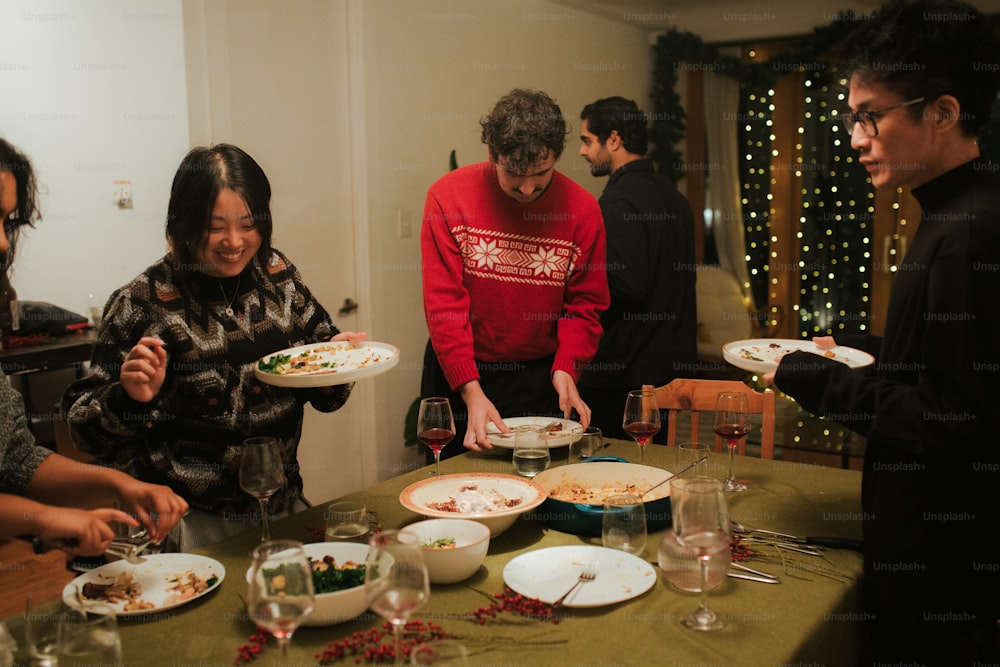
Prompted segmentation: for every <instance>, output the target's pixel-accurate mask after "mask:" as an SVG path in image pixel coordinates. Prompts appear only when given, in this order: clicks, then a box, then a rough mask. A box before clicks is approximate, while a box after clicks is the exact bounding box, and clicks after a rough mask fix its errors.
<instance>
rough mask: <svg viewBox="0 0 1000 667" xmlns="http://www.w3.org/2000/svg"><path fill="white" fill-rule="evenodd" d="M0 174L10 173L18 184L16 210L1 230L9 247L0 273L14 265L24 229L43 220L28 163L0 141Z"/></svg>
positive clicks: (31, 169) (32, 171) (15, 150)
mask: <svg viewBox="0 0 1000 667" xmlns="http://www.w3.org/2000/svg"><path fill="white" fill-rule="evenodd" d="M0 171H9V172H10V173H12V174H13V175H14V182H15V183H16V184H17V208H15V209H14V210H13V211H12V212H11V214H10V216H9V217H8V218H7V219H6V220H4V221H3V229H4V232H5V233H6V235H7V244H8V245H9V246H10V247H9V248H8V250H7V254H6V257H4V258H2V259H0V270H4V271H5V270H7V269H9V268H10V266H11V265H12V264H13V261H14V250H15V248H16V247H17V238H18V236H20V233H21V230H22V229H24V227H34V226H35V223H36V222H38V221H39V220H41V219H42V214H41V211H40V210H39V208H38V181H37V180H36V179H35V170H34V169H33V168H32V166H31V160H29V159H28V156H26V155H25V154H24V153H22V152H21V151H19V150H18V149H17V148H15V147H14V146H12V145H11V144H10V143H8V142H7V141H5V140H3V139H0Z"/></svg>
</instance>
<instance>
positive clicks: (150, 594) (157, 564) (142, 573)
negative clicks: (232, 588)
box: [62, 553, 226, 617]
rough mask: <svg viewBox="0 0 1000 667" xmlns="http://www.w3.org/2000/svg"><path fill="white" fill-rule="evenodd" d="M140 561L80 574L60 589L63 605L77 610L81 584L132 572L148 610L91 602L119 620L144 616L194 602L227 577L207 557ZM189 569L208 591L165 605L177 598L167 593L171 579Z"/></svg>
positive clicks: (155, 557)
mask: <svg viewBox="0 0 1000 667" xmlns="http://www.w3.org/2000/svg"><path fill="white" fill-rule="evenodd" d="M143 558H144V559H145V562H143V563H129V562H128V561H126V560H116V561H114V562H112V563H108V564H107V565H102V566H101V567H98V568H95V569H93V570H91V571H90V572H87V573H85V574H81V575H80V576H79V577H77V578H76V579H74V580H73V581H71V582H69V583H68V584H66V587H65V588H63V594H62V597H63V602H65V603H66V604H67V605H69V606H70V607H73V608H75V609H76V608H79V607H80V604H79V602H78V601H77V590H79V591H83V585H84V584H87V583H91V584H113V583H114V582H115V580H116V579H117V578H118V575H119V574H121V573H122V572H125V571H131V572H132V574H133V577H134V580H135V581H136V582H138V583H139V584H140V585H141V586H142V594H141V595H139V596H138V598H137V599H139V600H144V601H146V602H149V603H151V604H152V605H153V606H152V607H150V608H149V609H136V610H132V611H125V605H126V603H125V602H124V601H122V602H116V603H110V602H106V601H104V600H94V601H93V602H94V603H95V604H99V605H107V606H109V607H110V608H111V609H113V610H114V612H115V615H116V616H119V617H127V616H145V615H148V614H155V613H157V612H161V611H165V610H167V609H173V608H174V607H179V606H181V605H184V604H187V603H188V602H191V601H192V600H197V599H198V598H200V597H203V596H205V595H208V594H209V593H211V592H212V591H214V590H215V589H217V588H218V587H219V585H220V584H222V580H223V579H225V578H226V568H225V567H223V565H222V563H220V562H219V561H217V560H215V559H213V558H208V557H207V556H199V555H196V554H185V553H170V554H150V555H149V556H143ZM189 570H190V571H192V572H194V573H195V575H197V576H198V577H201V578H202V579H204V580H205V581H206V582H209V586H208V588H206V589H205V590H204V591H202V592H201V593H197V594H195V595H194V596H193V597H190V598H187V599H184V600H171V601H170V602H167V599H168V598H170V597H171V596H174V595H176V591H171V590H167V589H169V588H171V587H172V586H174V585H175V584H174V583H173V582H172V581H171V579H175V578H177V577H178V576H179V575H183V574H184V573H186V572H188V571H189ZM86 601H88V599H87V598H85V602H86Z"/></svg>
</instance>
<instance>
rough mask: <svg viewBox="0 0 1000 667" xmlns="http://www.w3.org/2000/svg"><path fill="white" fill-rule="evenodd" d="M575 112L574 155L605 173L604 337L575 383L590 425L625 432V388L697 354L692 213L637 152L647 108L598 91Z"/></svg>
mask: <svg viewBox="0 0 1000 667" xmlns="http://www.w3.org/2000/svg"><path fill="white" fill-rule="evenodd" d="M580 118H581V119H582V123H581V127H580V140H581V142H582V144H581V146H580V155H581V156H582V157H583V158H584V159H585V160H586V161H587V163H588V164H589V165H590V171H591V173H592V174H593V175H594V176H609V175H610V177H609V178H608V184H607V186H606V187H605V188H604V193H603V194H602V195H601V198H600V199H599V203H600V205H601V212H602V213H603V214H604V228H605V233H606V236H607V243H608V258H607V275H608V287H609V288H610V290H611V307H610V308H608V310H607V311H605V312H604V314H603V315H602V316H601V324H602V325H603V327H604V337H603V338H602V339H601V344H600V347H599V348H598V351H597V355H596V356H595V357H594V360H593V361H592V362H591V364H590V366H589V368H588V370H587V372H586V373H584V375H583V377H582V378H581V380H580V391H581V394H582V395H583V397H584V400H585V401H586V402H587V404H588V405H589V406H590V408H591V411H592V418H591V422H592V423H593V424H594V425H595V426H598V427H600V428H601V430H602V431H603V432H604V434H606V435H608V436H610V437H618V438H628V436H627V435H626V434H625V432H624V431H623V430H622V411H623V409H624V407H625V396H626V394H627V393H628V391H629V390H630V389H638V388H640V387H641V386H642V385H643V384H653V385H657V386H658V385H662V384H666V383H667V382H669V381H670V380H672V379H674V378H675V377H683V376H685V375H688V374H690V370H691V369H692V368H693V367H694V365H695V362H696V359H697V344H698V341H697V327H698V313H697V308H696V304H695V276H696V270H697V266H696V260H695V252H694V221H693V218H692V215H691V206H690V204H688V201H687V199H686V198H685V197H684V195H682V194H681V193H680V192H678V191H677V188H676V187H674V184H673V183H672V182H671V181H670V179H669V178H667V177H666V176H664V175H663V174H660V173H657V172H656V170H655V169H654V168H653V163H652V161H650V160H647V159H645V158H644V157H643V156H644V155H645V154H646V144H647V139H646V116H645V114H644V113H643V112H642V111H641V110H640V109H639V107H637V106H636V104H635V102H633V101H632V100H627V99H625V98H622V97H609V98H606V99H601V100H597V101H596V102H594V103H593V104H588V105H587V106H586V107H584V109H583V111H582V112H581V114H580Z"/></svg>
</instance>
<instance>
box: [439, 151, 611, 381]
mask: <svg viewBox="0 0 1000 667" xmlns="http://www.w3.org/2000/svg"><path fill="white" fill-rule="evenodd" d="M421 249H422V258H423V281H424V312H425V315H426V318H427V326H428V329H429V331H430V337H431V343H432V344H433V346H434V351H435V353H436V354H437V357H438V361H439V362H440V364H441V368H442V370H443V371H444V374H445V377H446V378H447V380H448V383H449V384H450V385H451V387H452V388H453V389H454V388H457V387H458V386H459V385H461V384H464V383H466V382H469V381H471V380H477V379H479V373H478V370H477V369H476V364H475V362H476V361H479V362H486V363H491V362H492V363H503V362H513V361H530V360H535V359H542V358H545V357H548V356H553V355H554V357H555V359H554V362H553V364H552V370H553V371H556V370H563V371H566V372H567V373H569V374H570V375H572V376H573V378H574V379H575V380H578V379H579V376H580V372H581V371H582V370H583V368H584V366H586V364H587V363H589V361H590V360H591V358H592V357H593V356H594V353H595V352H596V351H597V344H598V342H599V340H600V337H601V323H600V314H601V312H602V311H603V310H605V309H606V308H607V307H608V304H609V301H610V299H609V296H608V282H607V276H606V273H605V239H604V225H603V219H602V217H601V211H600V207H599V206H598V204H597V201H596V200H595V199H594V197H593V196H592V195H591V194H590V193H588V192H587V191H586V190H584V189H583V188H582V187H580V186H579V185H577V184H576V183H574V182H573V181H571V180H570V179H569V178H567V177H566V176H564V175H562V174H560V173H559V172H555V173H554V174H553V176H552V181H551V183H550V184H549V187H548V188H547V189H546V191H545V192H544V193H543V194H542V196H541V197H539V198H538V199H537V200H536V201H534V202H531V203H529V204H523V203H521V202H518V201H516V200H515V199H513V198H512V197H510V196H508V195H507V194H505V193H504V192H503V191H502V190H501V188H500V185H499V183H498V181H497V175H496V172H495V165H493V164H492V163H489V162H484V163H479V164H474V165H469V166H467V167H463V168H460V169H457V170H455V171H452V172H450V173H449V174H446V175H445V176H443V177H442V178H440V179H439V180H438V181H437V182H436V183H434V185H432V186H431V188H430V189H429V190H428V193H427V201H426V205H425V207H424V220H423V227H422V230H421Z"/></svg>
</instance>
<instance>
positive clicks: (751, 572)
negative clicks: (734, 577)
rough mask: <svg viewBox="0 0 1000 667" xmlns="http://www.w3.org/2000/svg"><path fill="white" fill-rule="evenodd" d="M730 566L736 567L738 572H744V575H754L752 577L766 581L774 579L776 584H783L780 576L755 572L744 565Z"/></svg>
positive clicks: (732, 564)
mask: <svg viewBox="0 0 1000 667" xmlns="http://www.w3.org/2000/svg"><path fill="white" fill-rule="evenodd" d="M730 565H731V566H732V567H735V568H736V569H737V570H743V572H744V573H747V574H752V575H754V576H757V577H763V578H765V579H773V580H774V582H775V583H780V582H781V580H780V579H778V575H776V574H771V573H769V572H761V571H760V570H755V569H753V568H752V567H747V566H746V565H744V564H743V563H730ZM738 574H740V573H738ZM755 581H756V580H755Z"/></svg>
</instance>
